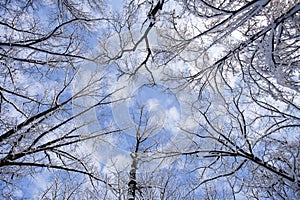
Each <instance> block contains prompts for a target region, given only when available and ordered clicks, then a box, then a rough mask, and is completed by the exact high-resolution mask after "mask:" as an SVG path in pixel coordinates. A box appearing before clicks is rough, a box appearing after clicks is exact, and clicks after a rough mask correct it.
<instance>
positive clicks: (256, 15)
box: [0, 0, 300, 199]
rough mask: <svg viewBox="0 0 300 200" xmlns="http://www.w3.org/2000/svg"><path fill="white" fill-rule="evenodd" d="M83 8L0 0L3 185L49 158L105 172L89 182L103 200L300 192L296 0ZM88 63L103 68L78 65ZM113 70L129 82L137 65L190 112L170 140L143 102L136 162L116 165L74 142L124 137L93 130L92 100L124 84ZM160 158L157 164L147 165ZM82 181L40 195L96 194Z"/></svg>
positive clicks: (57, 165)
mask: <svg viewBox="0 0 300 200" xmlns="http://www.w3.org/2000/svg"><path fill="white" fill-rule="evenodd" d="M84 5H86V6H83V4H76V3H74V1H68V0H63V1H58V2H55V3H53V4H46V3H43V2H40V1H24V2H17V1H16V2H15V1H5V2H4V3H1V4H0V6H1V10H0V12H1V14H0V16H1V17H0V19H1V20H0V21H1V22H0V28H1V32H3V33H4V35H1V36H0V56H1V57H0V58H1V59H0V62H1V63H0V67H1V72H0V77H1V79H0V81H1V86H0V103H1V106H0V112H1V123H0V127H1V135H0V143H1V157H0V170H1V175H2V179H1V180H2V182H3V184H1V187H3V188H8V187H10V185H12V187H14V186H15V184H17V181H14V179H15V178H16V177H17V176H26V175H28V174H32V172H31V171H30V170H28V169H36V168H50V169H55V170H56V169H61V170H64V171H69V172H78V173H80V174H86V175H88V177H90V178H91V180H98V181H100V182H97V184H99V183H101V184H100V185H97V184H96V182H94V181H91V185H93V184H94V186H95V187H94V189H92V190H93V192H95V193H94V194H95V195H94V197H95V196H97V195H99V196H101V195H102V197H104V198H107V199H109V198H111V199H116V198H118V199H145V198H146V199H155V198H160V199H197V198H199V197H203V198H205V199H226V198H227V199H240V198H241V196H243V197H244V198H247V199H263V198H268V199H293V198H294V199H296V198H299V195H300V194H299V191H300V189H299V188H300V186H299V185H300V182H299V178H300V172H299V170H300V169H299V147H300V135H299V126H300V123H299V122H300V115H299V113H300V112H299V110H300V107H299V106H300V104H299V102H300V99H299V85H300V81H299V73H300V72H299V71H300V68H299V63H300V62H299V57H300V55H299V9H300V4H299V2H298V1H296V0H289V1H281V0H253V1H240V0H235V1H226V0H218V1H208V0H206V1H204V0H198V1H195V0H162V1H161V0H156V1H148V0H145V1H140V0H130V1H124V2H123V9H122V10H119V11H111V10H110V11H111V12H110V11H109V9H105V7H106V6H107V4H105V2H102V1H86V4H84ZM44 6H46V9H45V8H44ZM41 13H46V16H47V17H45V15H44V18H42V17H41V16H42V15H41ZM39 18H41V19H39ZM153 35H154V37H155V39H153ZM90 49H93V50H92V51H90ZM94 49H95V50H94ZM83 61H85V62H83ZM88 61H89V62H91V61H94V62H96V63H97V64H98V65H100V66H101V67H100V70H95V71H94V72H91V73H86V74H85V73H83V74H82V73H80V71H78V70H79V69H78V68H79V66H80V65H81V66H82V65H85V63H86V62H88ZM81 69H82V68H81ZM106 69H108V74H110V73H111V74H116V76H117V79H116V82H118V80H122V81H124V80H126V82H125V83H123V85H122V86H124V87H130V86H131V83H132V82H134V81H136V80H138V76H141V75H144V76H145V80H146V82H147V84H152V85H156V84H158V83H160V84H166V85H168V87H169V88H170V89H172V91H174V93H176V95H177V96H178V98H180V97H181V98H180V99H181V101H182V102H184V103H185V106H184V110H183V111H182V112H183V113H184V116H185V118H184V119H182V123H180V134H179V135H180V136H178V137H177V138H175V139H173V140H172V142H170V143H169V146H168V148H161V147H162V145H164V142H165V141H163V140H160V139H159V137H156V136H155V135H156V134H154V132H155V130H156V129H158V127H159V126H160V124H159V123H158V122H157V123H154V124H152V122H151V123H150V121H151V120H150V119H151V117H150V116H149V115H148V114H149V113H147V112H146V111H145V109H144V107H143V106H140V109H139V111H140V112H139V113H138V114H137V113H136V115H135V119H136V126H135V128H136V130H135V131H134V133H131V134H133V135H134V137H133V138H134V140H133V141H132V143H131V149H130V152H131V154H130V157H129V160H127V161H129V162H125V163H123V166H122V167H120V166H119V164H118V163H117V162H116V161H115V160H114V158H113V155H112V156H111V157H112V160H111V165H110V166H108V165H106V171H105V170H104V171H105V172H104V171H103V170H102V171H101V172H100V170H99V169H96V165H94V163H93V161H92V160H91V157H89V156H87V154H90V152H89V151H86V152H84V151H82V150H81V151H79V147H78V146H80V145H79V144H81V143H83V142H84V141H92V142H94V143H93V144H92V142H91V143H88V144H92V145H91V146H92V148H94V149H97V145H96V143H97V141H98V140H100V139H101V140H106V139H107V138H106V137H107V136H108V135H112V134H113V133H121V134H120V138H119V140H118V141H119V145H120V146H121V145H123V142H122V139H123V140H124V141H127V140H128V137H127V136H124V133H126V132H125V131H121V130H119V128H116V126H114V125H113V126H109V127H107V126H103V127H98V128H99V129H96V130H95V129H93V131H91V129H89V123H92V122H91V121H89V120H88V119H89V111H91V110H93V109H95V108H98V107H104V106H105V105H108V104H111V103H114V101H118V100H120V99H118V100H114V99H113V100H112V98H111V96H112V95H113V94H114V93H117V92H121V93H122V90H121V88H122V87H120V88H116V89H113V90H112V89H111V88H110V86H112V84H113V83H116V82H113V81H111V80H109V81H108V82H110V85H109V84H106V82H105V79H106V78H107V73H106V72H105V70H106ZM109 70H111V71H109ZM83 71H84V70H83ZM78 77H79V78H78ZM81 79H85V81H83V82H82V83H83V84H79V85H78V84H75V83H78V80H79V82H80V80H81ZM127 81H128V82H127ZM72 87H73V89H72ZM74 87H75V89H74ZM71 90H72V92H70V91H71ZM103 91H105V92H103ZM87 97H88V99H89V100H91V101H90V102H89V104H85V101H86V98H87ZM187 105H188V106H187ZM136 116H138V117H136ZM80 117H83V118H86V119H87V120H83V121H80V120H79V121H78V120H77V119H78V118H80ZM110 117H111V116H110ZM108 118H109V117H108ZM105 119H107V118H105ZM103 120H104V119H103ZM149 123H150V124H151V125H150V124H149ZM103 124H104V123H103ZM174 126H176V125H174ZM122 128H128V127H122ZM131 128H132V127H131ZM131 139H132V138H131ZM164 139H166V138H164ZM107 141H108V140H107ZM108 142H109V141H108ZM83 146H84V145H83ZM81 148H82V147H81ZM96 151H97V150H96ZM160 162H161V163H160ZM163 162H167V163H168V164H167V165H168V167H166V165H165V166H164V167H163V165H162V163H163ZM151 163H152V164H153V165H156V164H157V163H160V165H158V167H157V168H155V170H149V171H147V172H142V171H141V169H142V166H146V165H150V164H151ZM75 177H76V178H79V179H80V177H79V176H78V177H77V176H75ZM82 185H84V184H81V181H78V186H79V187H78V188H76V186H75V185H72V186H68V184H59V181H58V179H55V180H54V181H53V185H50V186H49V188H48V189H49V190H46V191H45V192H44V194H45V196H47V197H48V196H51V195H52V198H54V197H55V196H56V195H57V194H58V193H55V191H59V192H61V194H64V195H65V197H66V198H68V196H69V197H70V195H71V193H70V191H71V190H73V189H74V190H76V191H85V192H87V193H89V189H88V187H85V186H82ZM74 186H75V187H74ZM84 187H85V190H84V189H83V188H84ZM99 188H101V189H99ZM82 189H83V190H82ZM5 192H6V191H5ZM5 192H3V193H2V196H5V197H6V196H7V195H6V194H5ZM7 193H9V194H8V195H10V194H11V193H10V191H9V190H7ZM79 193H80V192H79ZM79 193H78V194H79ZM83 193H84V192H83ZM83 193H80V194H83ZM50 194H51V195H50ZM89 194H90V193H89ZM71 196H72V195H71ZM75 196H76V195H75ZM102 197H98V198H102ZM95 199H96V197H95Z"/></svg>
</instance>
